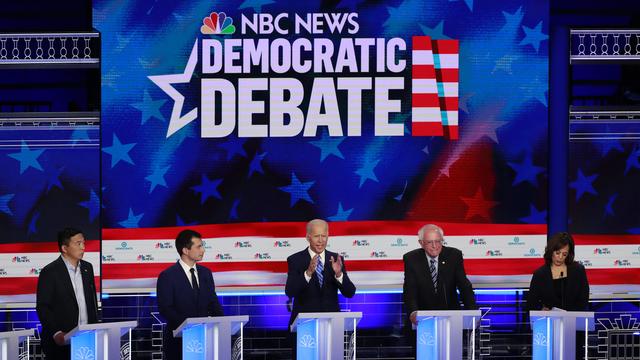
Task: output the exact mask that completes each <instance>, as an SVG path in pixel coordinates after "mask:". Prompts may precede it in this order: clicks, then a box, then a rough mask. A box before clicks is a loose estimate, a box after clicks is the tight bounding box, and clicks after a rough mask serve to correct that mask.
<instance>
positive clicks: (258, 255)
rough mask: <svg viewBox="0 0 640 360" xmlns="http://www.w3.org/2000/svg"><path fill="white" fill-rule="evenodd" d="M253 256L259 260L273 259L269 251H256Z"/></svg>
mask: <svg viewBox="0 0 640 360" xmlns="http://www.w3.org/2000/svg"><path fill="white" fill-rule="evenodd" d="M253 258H254V259H258V260H265V259H271V255H269V253H256V254H255V255H253Z"/></svg>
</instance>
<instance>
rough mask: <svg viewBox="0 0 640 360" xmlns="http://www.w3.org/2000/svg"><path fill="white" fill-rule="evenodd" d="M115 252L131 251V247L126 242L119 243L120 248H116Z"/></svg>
mask: <svg viewBox="0 0 640 360" xmlns="http://www.w3.org/2000/svg"><path fill="white" fill-rule="evenodd" d="M116 250H133V247H131V246H129V244H127V242H126V241H123V242H121V243H120V246H117V247H116Z"/></svg>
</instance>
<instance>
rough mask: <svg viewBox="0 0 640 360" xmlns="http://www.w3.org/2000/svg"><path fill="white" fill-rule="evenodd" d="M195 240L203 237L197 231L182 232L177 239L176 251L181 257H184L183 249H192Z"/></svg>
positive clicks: (187, 230)
mask: <svg viewBox="0 0 640 360" xmlns="http://www.w3.org/2000/svg"><path fill="white" fill-rule="evenodd" d="M193 238H198V239H202V235H200V233H199V232H197V231H193V230H189V229H186V230H182V231H180V233H179V234H178V236H177V237H176V251H178V254H179V255H180V256H182V249H184V248H187V249H191V245H193V241H192V240H193Z"/></svg>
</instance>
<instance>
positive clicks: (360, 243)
mask: <svg viewBox="0 0 640 360" xmlns="http://www.w3.org/2000/svg"><path fill="white" fill-rule="evenodd" d="M369 245H371V244H370V243H369V241H368V240H353V243H352V244H351V246H369Z"/></svg>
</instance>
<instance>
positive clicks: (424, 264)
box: [417, 251, 439, 294]
mask: <svg viewBox="0 0 640 360" xmlns="http://www.w3.org/2000/svg"><path fill="white" fill-rule="evenodd" d="M417 265H418V269H419V271H418V273H419V274H422V280H423V281H425V282H426V283H427V288H429V289H431V292H432V293H434V294H435V291H436V289H435V288H434V287H433V281H432V280H431V268H430V266H429V261H427V254H426V253H425V252H424V251H422V252H420V253H419V255H418V264H417ZM438 276H439V275H438Z"/></svg>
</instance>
